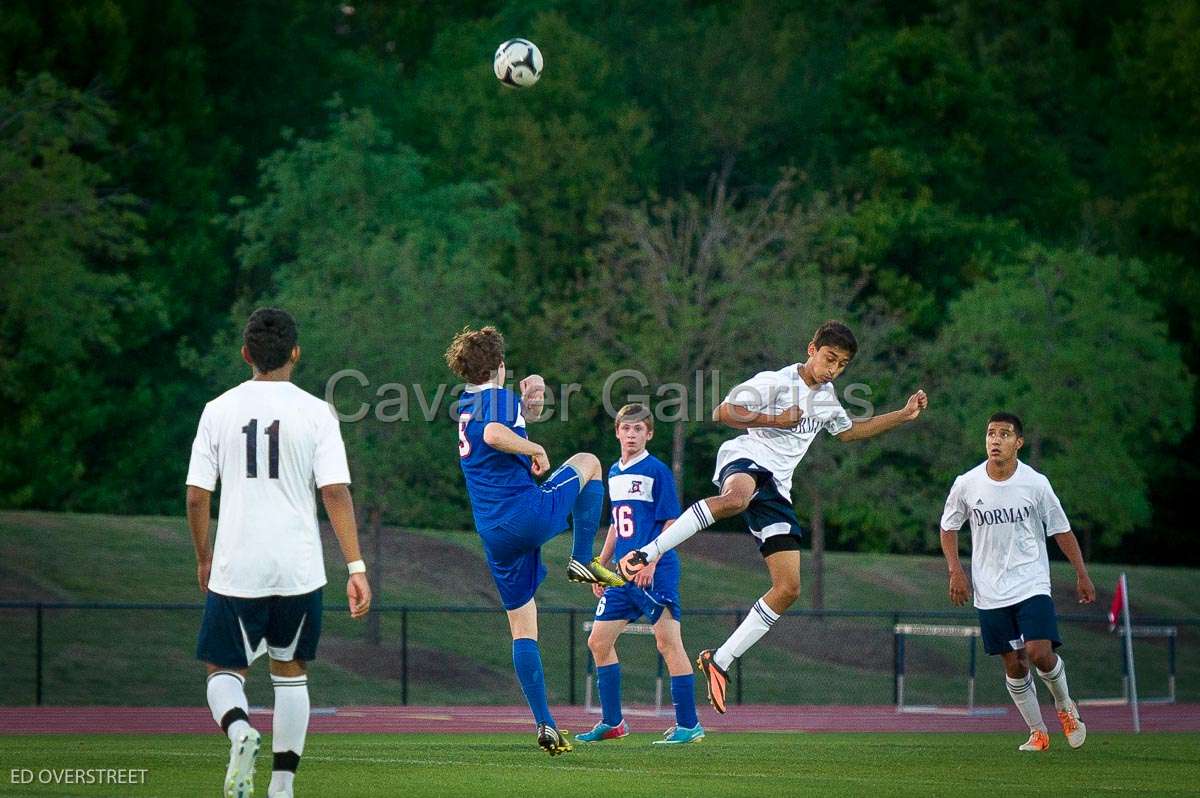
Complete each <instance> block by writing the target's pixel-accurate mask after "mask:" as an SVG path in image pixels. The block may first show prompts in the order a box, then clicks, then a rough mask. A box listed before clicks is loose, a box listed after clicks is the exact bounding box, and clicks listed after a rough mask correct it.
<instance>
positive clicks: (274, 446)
mask: <svg viewBox="0 0 1200 798" xmlns="http://www.w3.org/2000/svg"><path fill="white" fill-rule="evenodd" d="M242 432H243V433H245V435H246V476H247V477H248V478H250V479H257V478H258V419H257V418H252V419H250V421H249V423H247V424H246V426H244V427H242ZM264 432H265V433H266V436H267V476H268V478H270V479H279V419H275V420H274V421H273V422H271V426H269V427H267V428H266V429H265V430H264Z"/></svg>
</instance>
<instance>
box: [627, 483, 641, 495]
mask: <svg viewBox="0 0 1200 798" xmlns="http://www.w3.org/2000/svg"><path fill="white" fill-rule="evenodd" d="M629 495H630V496H641V495H642V481H641V480H640V479H635V480H633V481H632V482H631V483H630V484H629Z"/></svg>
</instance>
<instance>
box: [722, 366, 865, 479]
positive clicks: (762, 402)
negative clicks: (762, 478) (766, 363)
mask: <svg viewBox="0 0 1200 798" xmlns="http://www.w3.org/2000/svg"><path fill="white" fill-rule="evenodd" d="M725 401H726V402H728V403H729V404H732V405H739V406H741V407H744V408H746V409H747V410H750V411H752V412H755V413H768V414H770V415H778V414H780V413H782V412H783V411H784V410H786V409H787V408H789V407H794V406H797V405H799V407H800V409H801V410H802V411H804V416H803V417H802V418H801V419H800V423H799V424H797V425H796V426H794V427H792V428H791V429H767V428H763V427H755V428H752V429H748V430H746V432H745V433H744V434H742V435H739V436H738V437H736V438H734V439H732V440H729V441H726V442H725V443H723V444H722V445H721V448H720V450H719V451H718V452H717V468H716V471H714V472H713V482H714V483H716V485H717V487H720V486H721V483H720V481H719V478H720V474H721V469H723V468H724V467H725V466H726V465H728V464H729V463H730V462H732V461H734V460H737V459H739V458H743V457H745V458H748V459H750V460H753V461H754V462H755V463H757V464H758V465H760V466H762V467H763V468H766V469H768V470H769V471H770V472H771V474H772V475H773V476H774V477H775V485H776V487H777V488H778V489H779V493H780V495H782V496H783V498H785V499H787V500H788V501H789V502H790V501H791V500H792V475H793V474H794V473H795V471H796V466H798V465H800V461H801V460H803V459H804V454H805V453H806V452H807V451H808V447H809V446H811V445H812V442H813V440H815V439H816V437H817V433H818V432H820V431H821V430H825V431H826V432H828V433H829V434H831V435H839V434H841V433H843V432H845V431H846V430H848V429H850V428H851V427H852V426H854V422H852V421H851V420H850V416H849V415H847V413H846V411H845V410H844V409H843V408H842V405H841V403H840V402H839V401H838V398H837V394H836V393H835V392H834V390H833V384H832V383H828V382H826V383H822V384H821V385H818V386H817V387H816V388H810V387H808V384H807V383H806V382H805V381H804V378H803V377H801V376H800V365H799V364H795V365H792V366H788V367H787V368H783V369H780V370H779V371H761V372H759V373H758V374H755V375H754V377H753V378H751V379H749V380H747V381H746V382H743V383H742V384H741V385H738V386H737V387H735V388H734V389H733V390H732V391H730V392H729V395H728V396H726V397H725Z"/></svg>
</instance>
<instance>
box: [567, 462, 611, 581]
mask: <svg viewBox="0 0 1200 798" xmlns="http://www.w3.org/2000/svg"><path fill="white" fill-rule="evenodd" d="M603 506H604V483H602V482H601V481H600V480H598V479H593V480H591V481H590V482H588V483H587V484H586V485H584V486H583V490H581V491H579V495H578V496H577V497H575V507H574V508H573V509H572V510H571V523H572V524H573V525H574V527H575V529H574V533H573V537H572V538H571V558H572V559H575V560H579V562H582V563H589V562H591V561H592V551H593V550H594V549H595V547H596V530H597V529H598V528H599V526H600V510H601V508H602V507H603Z"/></svg>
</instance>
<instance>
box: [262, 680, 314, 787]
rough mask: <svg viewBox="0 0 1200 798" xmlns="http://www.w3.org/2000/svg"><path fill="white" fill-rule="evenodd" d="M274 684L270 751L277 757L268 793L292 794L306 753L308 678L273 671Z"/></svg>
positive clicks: (272, 681) (273, 764) (272, 768)
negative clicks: (278, 674)
mask: <svg viewBox="0 0 1200 798" xmlns="http://www.w3.org/2000/svg"><path fill="white" fill-rule="evenodd" d="M271 683H272V684H273V685H275V719H274V721H273V724H272V728H271V752H272V753H273V754H274V757H275V758H274V762H273V763H272V766H271V770H272V773H271V786H270V788H269V789H268V792H271V793H273V792H288V793H290V792H291V791H292V779H294V778H295V776H296V768H298V767H299V766H300V755H301V754H303V753H304V738H305V737H306V736H307V735H308V716H309V709H310V706H309V698H308V677H307V676H276V675H275V674H271Z"/></svg>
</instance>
